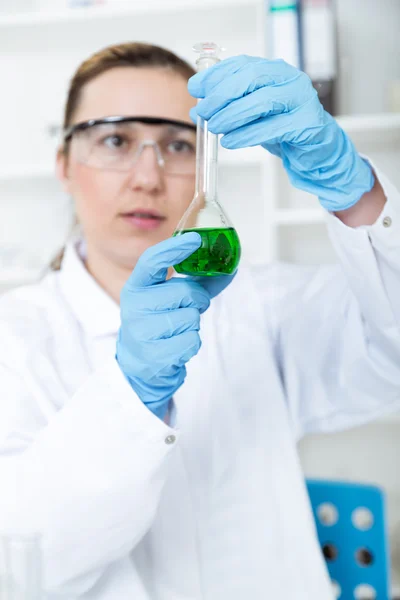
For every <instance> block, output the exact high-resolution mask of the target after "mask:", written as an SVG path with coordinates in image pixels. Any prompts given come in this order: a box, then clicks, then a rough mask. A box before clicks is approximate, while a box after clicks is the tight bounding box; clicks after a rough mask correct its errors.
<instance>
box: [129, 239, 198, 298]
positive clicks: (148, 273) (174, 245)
mask: <svg viewBox="0 0 400 600" xmlns="http://www.w3.org/2000/svg"><path fill="white" fill-rule="evenodd" d="M200 246H201V237H200V236H199V234H198V233H196V232H189V233H184V234H183V235H179V236H177V237H172V238H168V239H167V240H164V241H162V242H160V243H158V244H155V245H154V246H151V247H150V248H147V250H145V251H144V252H143V254H142V255H141V257H140V258H139V260H138V262H137V264H136V267H135V268H134V269H133V271H132V274H131V276H130V277H129V279H128V281H127V283H126V284H125V286H124V287H126V288H127V289H128V290H129V289H131V290H132V289H134V288H137V287H146V286H151V285H153V284H155V283H160V282H162V281H165V278H166V277H167V273H168V269H169V267H172V266H173V265H176V264H178V263H180V262H182V261H183V260H185V259H186V258H188V256H190V255H191V254H193V252H195V251H196V250H197V249H198V248H200Z"/></svg>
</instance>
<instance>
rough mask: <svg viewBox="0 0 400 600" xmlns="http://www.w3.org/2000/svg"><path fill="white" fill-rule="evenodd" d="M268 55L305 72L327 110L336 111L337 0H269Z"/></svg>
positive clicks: (332, 112)
mask: <svg viewBox="0 0 400 600" xmlns="http://www.w3.org/2000/svg"><path fill="white" fill-rule="evenodd" d="M267 10H268V19H267V23H268V36H267V39H268V48H267V54H268V56H269V58H283V59H284V60H285V61H286V62H288V63H290V64H291V65H293V66H295V67H297V68H299V69H301V70H303V71H305V72H306V73H307V74H308V75H309V76H310V78H311V80H312V82H313V84H314V87H315V88H316V90H317V92H318V95H319V98H320V100H321V102H322V104H323V106H324V108H325V110H327V111H328V112H330V113H331V114H336V113H337V109H336V104H335V82H336V77H337V48H336V22H335V9H334V0H294V1H292V2H290V1H288V0H267Z"/></svg>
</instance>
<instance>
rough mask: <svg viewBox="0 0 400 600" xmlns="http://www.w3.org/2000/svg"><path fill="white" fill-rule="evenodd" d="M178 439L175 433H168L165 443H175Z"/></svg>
mask: <svg viewBox="0 0 400 600" xmlns="http://www.w3.org/2000/svg"><path fill="white" fill-rule="evenodd" d="M175 440H176V437H175V436H174V435H167V437H166V438H165V443H166V444H173V443H174V442H175Z"/></svg>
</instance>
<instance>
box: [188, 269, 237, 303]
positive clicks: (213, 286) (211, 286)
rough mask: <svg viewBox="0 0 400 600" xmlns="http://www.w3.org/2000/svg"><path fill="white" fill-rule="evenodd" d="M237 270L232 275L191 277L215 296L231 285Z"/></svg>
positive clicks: (212, 296) (211, 295)
mask: <svg viewBox="0 0 400 600" xmlns="http://www.w3.org/2000/svg"><path fill="white" fill-rule="evenodd" d="M236 274H237V271H235V272H234V273H232V274H231V275H218V276H217V277H191V278H190V279H191V280H192V281H193V282H195V283H197V284H199V285H201V287H203V288H204V289H205V290H207V292H208V293H209V294H210V297H211V298H215V297H216V296H218V294H220V293H221V292H223V291H224V289H225V288H227V287H228V285H230V283H231V282H232V280H233V279H234V278H235V277H236Z"/></svg>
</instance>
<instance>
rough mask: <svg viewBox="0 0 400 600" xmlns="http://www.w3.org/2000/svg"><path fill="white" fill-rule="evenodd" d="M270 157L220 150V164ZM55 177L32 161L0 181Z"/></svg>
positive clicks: (50, 167)
mask: <svg viewBox="0 0 400 600" xmlns="http://www.w3.org/2000/svg"><path fill="white" fill-rule="evenodd" d="M268 157H269V155H268V153H267V152H266V151H265V150H263V148H260V147H256V148H241V149H240V150H226V149H225V148H221V149H220V151H219V164H220V165H221V166H224V165H227V166H230V165H234V166H235V165H236V166H238V165H243V164H248V165H252V164H254V165H259V164H261V163H262V161H264V162H265V161H267V160H268ZM54 177H55V165H54V164H50V163H38V164H34V163H30V164H22V165H11V166H10V167H7V168H3V169H1V168H0V183H1V182H2V181H3V182H6V181H13V180H17V179H49V178H54Z"/></svg>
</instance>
